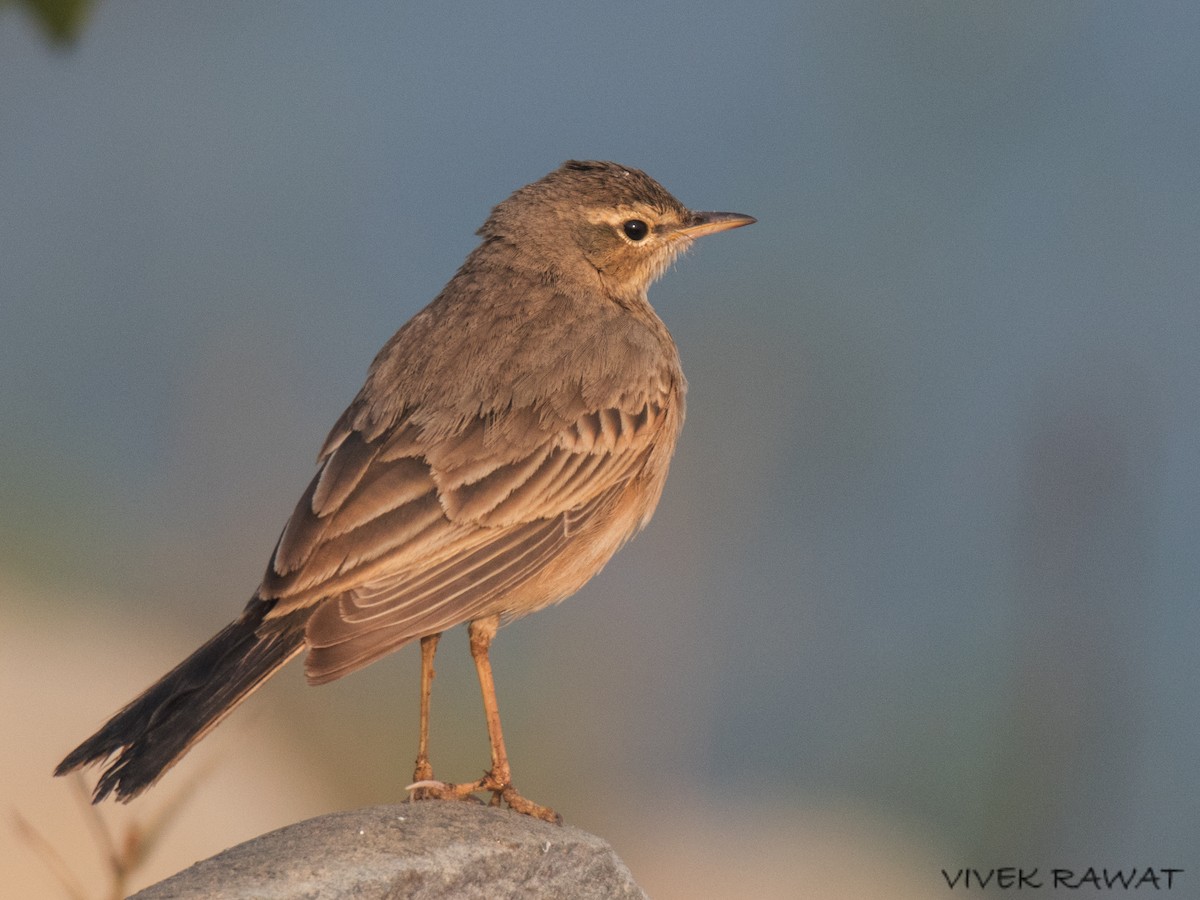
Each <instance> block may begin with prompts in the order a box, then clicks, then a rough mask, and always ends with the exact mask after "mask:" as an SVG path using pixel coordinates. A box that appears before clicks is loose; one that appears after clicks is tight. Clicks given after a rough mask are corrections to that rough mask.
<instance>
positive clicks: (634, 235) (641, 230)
mask: <svg viewBox="0 0 1200 900" xmlns="http://www.w3.org/2000/svg"><path fill="white" fill-rule="evenodd" d="M621 230H622V231H624V232H625V237H627V238H629V239H630V240H631V241H640V240H642V239H643V238H644V237H645V236H646V235H648V234H649V233H650V226H649V225H647V224H646V223H645V222H643V221H642V220H641V219H630V220H629V221H627V222H626V223H625V224H624V225H622V226H621Z"/></svg>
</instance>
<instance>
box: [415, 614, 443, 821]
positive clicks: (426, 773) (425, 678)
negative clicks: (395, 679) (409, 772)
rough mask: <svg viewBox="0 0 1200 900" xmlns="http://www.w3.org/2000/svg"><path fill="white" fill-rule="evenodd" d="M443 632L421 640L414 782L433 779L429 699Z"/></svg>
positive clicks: (421, 792) (418, 793)
mask: <svg viewBox="0 0 1200 900" xmlns="http://www.w3.org/2000/svg"><path fill="white" fill-rule="evenodd" d="M441 636H442V635H441V632H439V633H437V634H430V635H426V636H425V637H423V638H421V734H420V738H419V743H418V744H417V767H416V769H414V770H413V781H415V782H421V781H430V780H432V779H433V766H432V765H431V764H430V762H429V698H430V695H431V694H432V692H433V674H434V673H433V657H434V655H435V654H436V653H437V645H438V640H439V639H440V638H441ZM424 795H425V792H424V790H423V789H420V788H418V789H417V790H416V791H414V792H413V796H414V797H415V798H416V799H421V798H422V797H423V796H424Z"/></svg>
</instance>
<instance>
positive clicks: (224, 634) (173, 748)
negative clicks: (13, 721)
mask: <svg viewBox="0 0 1200 900" xmlns="http://www.w3.org/2000/svg"><path fill="white" fill-rule="evenodd" d="M272 605H273V604H272V603H270V602H264V601H262V600H252V601H250V604H249V605H248V606H247V607H246V611H245V612H244V613H242V616H241V618H239V619H238V620H237V621H235V622H232V623H231V624H229V625H227V626H226V627H225V628H224V629H223V630H222V631H221V632H220V633H219V634H217V635H216V636H215V637H214V638H213V639H212V640H210V641H209V642H208V643H207V644H205V645H204V646H203V647H201V648H200V649H199V650H197V651H196V652H195V653H193V654H192V655H191V656H189V657H188V658H187V659H185V660H184V661H183V662H181V663H180V664H179V665H177V666H176V667H175V668H174V669H172V670H171V671H170V672H168V673H167V674H166V675H164V676H163V677H162V678H160V679H159V680H158V681H157V682H156V683H155V684H153V685H152V686H151V687H150V688H149V689H147V690H146V692H145V693H143V694H142V695H141V696H140V697H138V698H137V699H136V700H134V701H133V702H132V703H130V704H129V705H128V706H126V707H125V708H124V709H123V710H121V711H120V712H119V713H117V714H116V715H115V716H113V717H112V718H111V719H110V720H109V721H108V723H107V724H106V725H105V726H104V727H103V728H101V729H100V730H99V731H97V732H96V733H95V734H94V735H92V736H91V737H90V738H88V739H87V740H86V741H84V742H83V743H82V744H80V745H79V746H78V747H76V748H75V749H74V750H72V751H71V753H70V754H69V755H68V756H67V758H66V759H64V760H63V761H62V762H61V763H59V764H58V768H57V769H55V770H54V774H55V775H65V774H66V773H68V772H71V771H74V770H75V769H79V768H82V767H84V766H88V765H92V764H93V763H99V762H103V761H104V760H106V759H108V758H109V757H110V756H112V755H113V754H114V753H115V754H117V757H116V759H114V760H113V761H112V762H111V763H110V764H109V766H108V768H107V769H105V771H104V774H103V775H102V776H101V778H100V782H99V784H97V785H96V792H95V794H94V796H93V802H96V803H98V802H100V801H101V800H103V799H104V798H105V797H107V796H108V795H109V794H112V793H115V794H116V798H117V799H118V800H122V801H125V800H131V799H133V798H134V797H136V796H137V795H138V794H140V793H141V792H142V791H144V790H145V789H146V788H148V787H150V785H152V784H154V782H155V781H157V780H158V778H159V776H161V775H162V774H163V772H165V771H166V770H167V769H169V768H170V767H171V766H172V765H174V764H175V762H176V761H177V760H178V759H179V758H180V757H181V756H183V754H185V753H186V752H187V751H188V749H189V748H190V747H191V746H192V744H194V743H195V742H196V741H198V740H200V738H202V737H204V735H205V734H207V733H208V731H209V729H211V728H213V727H215V726H216V725H217V723H218V722H220V721H221V720H222V719H223V718H225V716H227V715H228V714H229V713H230V712H232V711H233V709H234V707H236V706H237V705H238V704H239V703H241V702H242V701H243V700H244V699H246V697H248V696H249V695H250V694H251V693H252V692H253V691H254V689H255V688H257V687H258V686H259V685H260V684H262V683H263V682H264V681H266V680H267V678H269V677H270V676H271V675H272V674H273V673H274V672H275V671H276V670H277V669H278V668H279V667H280V666H282V665H283V664H284V663H286V662H287V661H288V660H289V659H291V658H292V657H293V656H295V655H296V654H297V653H299V652H300V651H301V650H302V649H303V648H304V624H305V621H306V620H307V619H308V615H309V613H310V610H307V609H304V610H297V611H296V612H294V613H291V614H290V615H287V616H282V617H280V618H279V619H278V620H276V621H273V622H271V624H270V626H269V630H268V631H265V632H264V633H263V635H262V636H260V635H259V633H258V631H259V628H260V627H261V626H262V624H263V620H264V618H265V616H266V614H267V611H268V610H269V609H270V608H271V606H272Z"/></svg>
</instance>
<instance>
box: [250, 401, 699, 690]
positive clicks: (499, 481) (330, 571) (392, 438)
mask: <svg viewBox="0 0 1200 900" xmlns="http://www.w3.org/2000/svg"><path fill="white" fill-rule="evenodd" d="M639 401H640V405H639ZM674 427H676V425H675V423H674V422H673V421H672V416H671V411H670V408H669V395H668V394H667V393H665V392H664V393H661V394H660V393H659V392H654V393H653V396H652V397H650V398H647V397H646V395H644V394H643V395H642V396H641V397H639V398H637V399H636V400H633V399H630V398H628V397H625V398H621V399H620V400H617V401H615V402H614V403H613V405H611V406H609V407H607V408H604V409H598V410H592V411H589V412H586V413H583V414H581V415H579V416H578V417H577V418H576V419H575V421H574V422H572V423H571V424H570V425H567V426H565V427H557V428H554V429H552V430H549V431H548V430H546V429H545V428H544V426H543V427H539V423H538V421H537V416H536V414H535V413H534V412H532V411H531V410H516V411H514V410H508V411H505V412H503V413H489V414H488V415H485V416H480V417H476V418H473V419H472V420H470V421H468V422H466V423H465V424H463V425H462V427H459V428H457V429H455V431H454V432H453V433H452V434H450V435H446V434H444V433H443V434H437V435H436V436H434V437H432V438H431V437H430V436H429V435H430V430H429V429H423V428H422V427H420V426H419V425H416V424H413V422H412V421H411V420H405V421H402V422H400V423H398V424H397V425H396V426H395V427H393V428H391V429H389V430H387V431H385V432H383V433H382V434H378V435H376V436H375V437H374V439H369V438H368V437H366V436H365V435H364V433H363V432H361V431H359V430H356V429H354V428H353V427H351V426H350V425H346V426H344V427H342V428H341V429H340V433H339V429H335V432H334V435H333V436H331V441H330V443H329V444H328V445H327V450H326V452H325V455H324V459H323V461H322V463H321V467H320V469H319V471H318V472H317V474H316V476H315V477H314V478H313V480H312V482H311V484H310V485H309V487H308V490H307V491H306V492H305V494H304V496H303V497H302V498H301V500H300V502H299V504H298V505H297V507H296V510H295V512H294V513H293V514H292V518H291V519H290V520H289V522H288V524H287V526H286V528H285V529H284V532H283V534H282V536H281V537H280V540H279V543H278V545H277V547H276V550H275V553H274V554H273V556H272V560H271V565H270V566H269V568H268V571H267V575H266V577H265V579H264V581H263V584H262V586H261V587H260V589H259V596H260V597H262V598H263V599H273V600H275V601H276V603H275V606H274V608H273V609H272V611H271V614H270V615H271V617H272V618H274V617H278V616H283V615H286V614H287V613H289V612H291V611H293V610H296V609H299V608H302V607H305V606H314V605H315V606H316V609H315V610H314V613H313V616H312V618H311V619H310V620H309V643H310V645H311V646H312V647H313V648H314V652H313V655H311V656H310V659H309V665H308V671H309V677H310V678H311V679H313V680H329V679H331V678H336V677H339V676H340V675H342V674H346V673H347V672H349V671H352V670H353V669H356V668H359V667H360V666H362V665H366V663H368V662H370V661H372V660H373V659H375V658H377V657H378V656H382V655H383V654H384V653H386V652H388V651H390V650H392V649H394V648H395V647H397V646H399V645H400V644H402V643H404V642H406V641H408V640H412V639H413V638H415V637H419V636H422V635H424V634H430V633H434V632H437V631H442V630H444V629H446V628H449V627H452V626H453V625H456V624H458V623H461V622H465V621H468V620H470V619H471V618H474V617H477V616H479V615H483V614H486V613H487V612H488V611H491V608H494V604H495V601H496V600H497V599H498V598H499V597H501V596H502V595H504V594H506V593H511V592H513V591H515V590H517V589H518V588H520V587H521V586H523V585H526V584H527V583H528V582H529V581H530V580H531V579H533V578H534V577H535V576H536V575H537V574H538V573H539V572H542V571H543V570H544V569H545V568H546V566H547V565H548V563H549V562H550V561H551V560H553V559H555V558H556V557H558V556H559V555H560V554H561V553H562V552H563V549H564V547H566V546H567V545H568V544H569V543H570V542H571V541H572V539H573V538H577V536H578V535H580V534H581V533H586V532H587V530H588V526H589V525H594V524H596V523H597V522H603V521H606V520H607V519H608V517H609V516H610V515H611V513H612V512H613V510H614V509H615V507H616V505H617V503H618V501H619V500H620V496H621V494H622V491H623V489H624V488H625V486H626V485H627V483H628V481H629V480H630V479H631V478H633V477H635V476H636V475H637V474H638V473H639V472H641V471H642V469H643V467H645V465H646V462H647V460H648V458H649V457H650V454H651V453H652V451H653V449H654V447H655V445H656V442H657V441H658V440H659V439H660V438H661V437H663V436H664V435H663V431H664V429H673V428H674ZM516 434H520V435H521V436H522V439H521V440H510V439H508V438H509V437H510V436H512V435H516ZM531 436H532V437H533V438H535V440H531V439H530V437H531ZM673 439H674V435H673V434H672V435H670V437H669V440H670V441H671V442H673ZM639 524H640V523H639V522H638V521H632V522H630V523H629V526H628V531H627V534H625V535H624V536H628V534H629V533H632V532H633V531H634V530H636V528H637V527H638V525H639ZM589 574H590V573H589ZM557 599H561V596H558V597H548V598H545V602H551V601H552V600H557ZM339 648H340V649H339Z"/></svg>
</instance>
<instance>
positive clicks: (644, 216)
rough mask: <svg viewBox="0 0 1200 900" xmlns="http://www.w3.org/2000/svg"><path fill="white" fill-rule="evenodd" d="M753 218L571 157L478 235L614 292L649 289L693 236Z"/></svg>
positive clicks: (500, 209) (634, 293)
mask: <svg viewBox="0 0 1200 900" xmlns="http://www.w3.org/2000/svg"><path fill="white" fill-rule="evenodd" d="M754 221H755V220H754V219H753V218H752V217H751V216H745V215H742V214H740V213H728V212H693V211H692V210H690V209H688V208H687V207H686V206H684V205H683V204H682V203H680V202H679V201H678V200H676V199H675V198H674V197H673V196H671V194H670V193H668V192H667V190H666V189H665V188H664V187H663V186H662V185H660V184H659V183H658V182H657V181H655V180H654V179H653V178H651V177H650V176H649V175H647V174H646V173H645V172H641V171H639V170H637V169H631V168H627V167H625V166H621V165H618V164H616V163H612V162H595V161H589V162H579V161H577V160H569V161H568V162H565V163H563V165H562V166H560V167H559V168H558V169H556V170H555V171H553V172H551V173H550V174H549V175H547V176H546V177H545V178H542V179H541V180H539V181H535V182H533V183H532V184H529V185H526V186H525V187H523V188H521V189H520V190H518V191H517V192H516V193H514V194H513V195H512V196H511V197H509V198H508V199H507V200H505V201H504V202H503V203H501V204H500V205H499V206H497V207H496V208H495V209H494V210H493V211H492V214H491V216H490V217H489V218H488V220H487V222H486V223H484V225H483V227H482V228H481V229H480V231H479V233H480V234H481V235H482V236H483V237H485V238H495V239H499V240H501V241H504V242H505V243H507V244H509V245H510V246H511V247H512V248H513V249H514V251H515V252H516V253H517V254H518V255H519V256H520V257H521V258H522V259H523V261H525V262H526V263H528V264H532V265H535V266H538V267H541V268H543V269H545V270H546V271H550V272H554V273H555V274H577V273H584V274H586V275H587V276H589V277H593V278H594V277H596V276H597V275H598V276H599V278H600V280H601V281H602V282H603V284H604V286H605V288H606V289H607V290H608V291H609V292H610V293H611V294H613V295H614V296H616V297H619V298H620V297H631V298H633V297H644V296H645V293H646V290H647V288H649V287H650V285H651V284H652V283H653V282H654V281H655V280H656V279H658V278H659V276H661V275H662V274H663V272H664V271H666V269H667V268H668V267H669V266H670V265H671V262H672V261H673V260H674V259H675V257H677V256H678V255H679V254H680V253H682V252H683V251H685V250H686V249H687V248H688V247H689V246H691V243H692V241H693V240H695V239H696V238H698V237H700V236H702V235H705V234H713V233H715V232H718V231H725V230H727V229H729V228H739V227H741V226H743V225H749V224H751V223H752V222H754Z"/></svg>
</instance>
